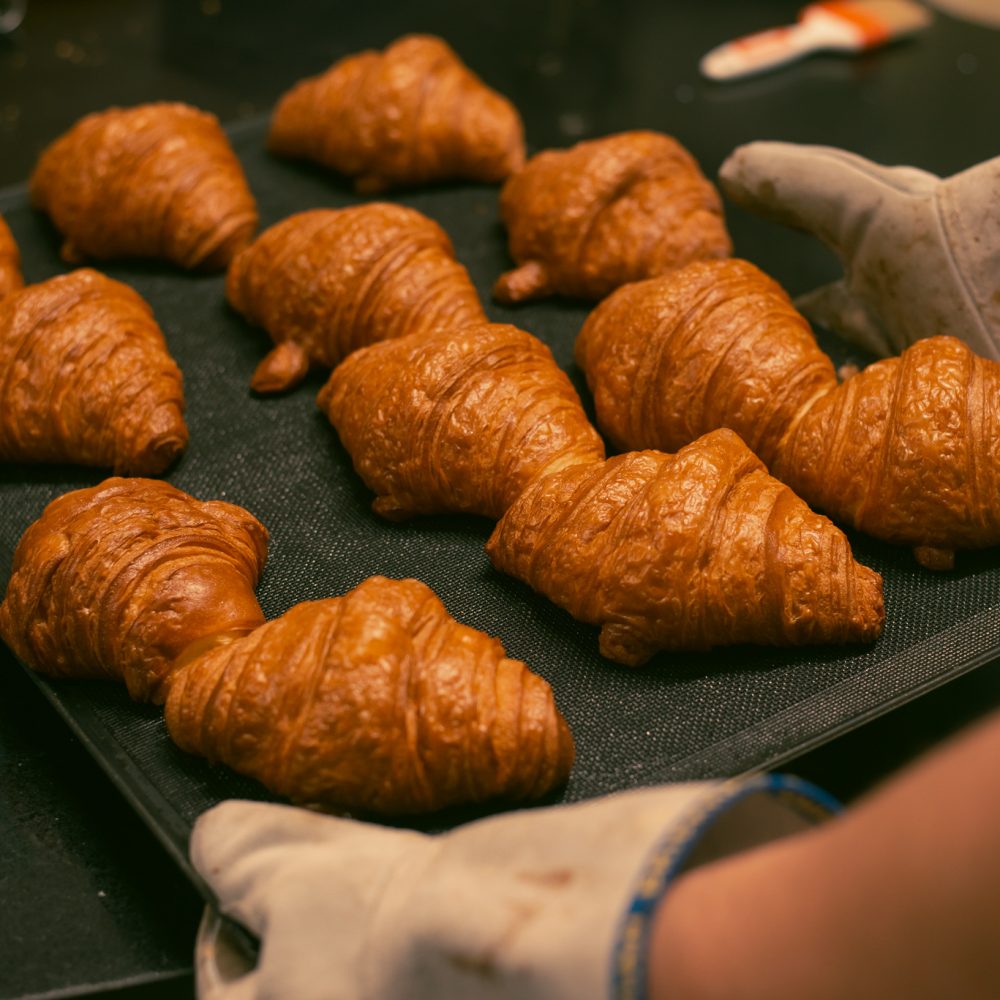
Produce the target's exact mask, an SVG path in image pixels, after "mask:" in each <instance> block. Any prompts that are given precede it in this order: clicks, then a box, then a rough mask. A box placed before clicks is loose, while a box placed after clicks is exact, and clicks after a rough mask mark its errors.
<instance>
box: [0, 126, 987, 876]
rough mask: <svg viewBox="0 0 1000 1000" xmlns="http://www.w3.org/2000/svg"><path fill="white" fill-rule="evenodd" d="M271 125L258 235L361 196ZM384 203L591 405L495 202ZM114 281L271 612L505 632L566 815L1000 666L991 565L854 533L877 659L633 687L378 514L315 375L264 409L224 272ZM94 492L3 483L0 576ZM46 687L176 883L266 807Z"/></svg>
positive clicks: (627, 677)
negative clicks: (517, 287)
mask: <svg viewBox="0 0 1000 1000" xmlns="http://www.w3.org/2000/svg"><path fill="white" fill-rule="evenodd" d="M265 128H266V123H265V122H264V121H263V120H258V121H254V122H249V123H246V124H245V125H242V126H239V127H237V128H235V129H233V130H231V132H230V134H231V136H232V139H233V143H234V146H235V148H236V151H237V153H238V155H239V156H240V158H241V160H242V161H243V164H244V167H245V169H246V171H247V175H248V177H249V180H250V184H251V187H252V188H253V190H254V193H255V195H256V197H257V199H258V202H259V206H260V210H261V225H262V227H263V226H267V225H270V224H271V223H274V222H276V221H277V220H279V219H281V218H284V217H285V216H287V215H289V214H291V213H293V212H296V211H300V210H303V209H306V208H312V207H319V206H326V207H340V206H344V205H347V204H351V203H354V202H355V201H357V199H356V198H355V197H354V195H353V194H352V193H351V191H350V189H349V188H348V187H347V186H346V185H344V184H342V183H340V182H339V181H338V180H337V179H336V178H334V177H332V176H331V175H329V174H327V173H325V172H323V171H321V170H319V169H314V168H311V167H308V166H302V165H297V164H293V163H288V162H281V161H278V160H275V159H272V158H271V157H269V156H268V155H267V154H266V153H265V152H264V151H263V136H264V132H265ZM695 152H696V153H697V150H695ZM394 198H395V200H399V201H401V202H403V203H405V204H407V205H411V206H413V207H414V208H417V209H419V210H421V211H423V212H425V213H426V214H427V215H429V216H431V217H432V218H434V219H436V220H437V221H438V222H440V223H441V224H442V225H443V226H444V228H445V229H446V230H447V231H448V233H449V234H450V235H451V237H452V240H453V242H454V244H455V249H456V252H457V255H458V257H459V259H460V260H461V261H462V262H463V263H464V264H465V265H466V266H467V267H468V268H469V270H470V272H471V274H472V277H473V280H474V281H475V283H476V285H477V287H478V289H479V291H480V294H481V295H482V297H483V301H484V303H485V304H486V309H487V312H488V313H489V315H490V316H491V318H493V319H495V320H498V321H509V322H514V323H516V324H517V325H519V326H521V327H523V328H524V329H527V330H530V331H531V332H532V333H534V334H535V335H536V336H538V337H540V338H541V339H542V340H544V341H545V342H546V343H547V344H549V346H550V347H551V348H552V350H553V352H554V354H555V356H556V359H557V361H558V362H559V363H560V364H561V365H562V366H563V367H564V368H565V369H566V370H567V371H568V372H569V374H570V376H571V377H572V378H573V380H574V382H575V384H576V385H577V388H578V389H579V390H580V392H581V395H582V396H583V398H584V401H585V404H586V405H588V407H589V399H588V397H587V393H586V387H585V384H584V382H583V379H582V377H581V375H580V372H579V371H578V370H577V369H576V367H575V365H574V364H573V356H572V348H573V340H574V338H575V335H576V333H577V331H578V329H579V327H580V325H581V323H582V321H583V319H584V317H585V316H586V314H587V306H586V305H583V304H578V303H562V302H544V303H538V304H533V305H529V306H526V307H523V308H519V309H503V308H501V307H499V306H497V305H496V304H494V303H493V302H492V301H491V300H490V299H489V289H490V286H491V284H492V282H493V280H494V279H495V277H496V276H497V275H498V274H499V273H500V271H501V270H503V269H505V268H506V267H508V266H509V261H508V258H507V255H506V250H505V240H504V234H503V231H502V229H501V227H500V225H499V223H498V221H497V211H496V199H497V189H496V188H493V187H483V186H475V185H459V186H443V187H437V188H434V189H430V190H425V191H417V192H407V193H403V194H401V195H399V196H394ZM0 212H2V213H3V214H4V216H5V218H6V219H7V221H8V223H9V224H10V226H11V229H12V230H13V232H14V235H15V237H16V238H17V240H18V242H19V244H20V246H21V249H22V254H23V265H24V271H25V276H26V278H27V280H29V281H40V280H43V279H44V278H48V277H50V276H52V275H54V274H57V273H60V272H62V271H63V270H65V268H64V267H63V266H62V265H61V263H60V261H59V259H58V256H57V253H56V250H57V247H58V237H57V236H56V234H55V233H54V231H53V230H52V229H51V227H50V226H49V224H48V223H47V221H46V220H45V219H44V218H42V217H40V216H39V215H37V214H35V213H34V212H32V211H31V209H30V208H29V207H28V203H27V195H26V191H25V189H24V188H23V187H21V188H15V189H9V190H7V191H5V192H0ZM742 252H743V253H745V254H746V255H747V256H751V257H752V253H750V252H749V250H748V249H747V248H742ZM105 270H106V271H107V272H108V273H109V274H111V275H112V276H113V277H116V278H118V279H120V280H124V281H127V282H128V283H130V284H131V285H133V286H134V287H135V288H137V289H138V290H139V291H140V292H141V293H142V294H143V295H144V296H145V297H146V298H147V299H148V301H149V302H150V303H151V305H152V306H153V309H154V311H155V314H156V317H157V319H158V321H159V323H160V325H161V326H162V328H163V330H164V333H165V335H166V337H167V341H168V343H169V345H170V349H171V351H172V353H173V355H174V357H175V358H176V360H177V362H178V364H179V365H180V367H181V369H182V370H183V372H184V378H185V390H186V395H187V400H188V411H187V418H188V423H189V426H190V430H191V444H190V447H189V449H188V451H187V453H186V454H185V455H184V456H183V458H182V459H181V460H180V462H178V464H177V465H176V466H175V467H174V468H173V469H172V470H170V472H169V473H168V475H167V477H166V478H167V479H168V480H169V481H170V482H172V483H173V484H175V485H176V486H178V487H180V488H182V489H185V490H188V491H189V492H190V493H192V494H194V495H195V496H197V497H200V498H204V499H208V498H212V497H220V498H224V499H226V500H230V501H232V502H235V503H239V504H242V505H243V506H245V507H247V508H248V509H249V510H250V511H252V512H253V513H254V514H255V515H256V516H257V517H259V518H260V519H261V520H262V521H263V522H264V523H265V524H266V525H267V526H268V528H269V530H270V532H271V541H272V544H271V552H270V558H269V562H268V567H267V570H266V572H265V575H264V579H263V582H262V584H261V587H260V591H259V596H260V599H261V603H262V605H263V608H264V611H265V613H266V614H267V616H268V617H274V616H276V615H279V614H281V613H282V612H283V611H285V610H286V609H287V608H288V607H290V606H291V605H293V604H295V603H297V602H298V601H303V600H308V599H313V598H319V597H329V596H332V595H336V594H340V593H343V592H344V591H346V590H348V589H349V588H351V587H353V586H354V585H356V584H357V583H359V582H360V581H361V580H363V579H365V578H366V577H368V576H370V575H372V574H375V573H379V574H383V575H386V576H393V577H405V576H413V577H416V578H418V579H420V580H423V581H424V582H426V583H427V584H429V585H430V586H431V587H432V588H433V589H434V590H435V591H436V592H437V593H438V594H439V595H440V597H441V599H442V600H443V601H444V603H445V604H446V605H447V607H448V609H449V611H450V612H451V613H452V614H453V615H454V616H455V617H456V618H458V619H459V620H461V621H462V622H465V623H466V624H468V625H472V626H474V627H476V628H480V629H483V630H484V631H486V632H489V633H491V634H493V635H497V636H499V637H500V638H501V640H502V641H503V642H504V645H505V646H506V648H507V650H508V652H509V653H510V655H512V656H515V657H517V658H520V659H523V660H525V661H526V662H527V663H528V664H529V665H530V666H531V667H532V668H533V669H535V670H536V671H538V672H539V673H540V674H542V675H543V676H544V677H545V678H547V679H548V680H549V682H550V683H551V684H552V686H553V688H554V690H555V694H556V699H557V701H558V704H559V706H560V708H561V709H562V711H563V712H564V714H565V715H566V717H567V719H568V720H569V723H570V726H571V727H572V729H573V733H574V735H575V737H576V743H577V760H576V765H575V767H574V770H573V774H572V777H571V779H570V782H569V785H568V787H567V788H566V789H565V791H564V793H562V795H561V796H560V798H562V799H565V800H567V801H568V800H573V799H580V798H586V797H589V796H594V795H598V794H601V793H604V792H609V791H612V790H615V789H619V788H626V787H630V786H636V785H644V784H651V783H655V782H658V781H663V780H673V779H687V778H701V777H709V776H719V775H728V774H735V773H739V772H743V771H746V770H750V769H754V768H763V767H768V766H772V765H774V764H777V763H779V762H781V761H783V760H787V759H789V758H791V757H793V756H795V755H797V754H799V753H801V752H802V751H803V750H805V749H808V748H811V747H813V746H816V745H818V744H819V743H822V742H824V741H826V740H829V739H831V738H832V737H834V736H836V735H838V734H839V733H842V732H843V731H845V730H847V729H849V728H851V727H853V726H856V725H858V724H860V723H861V722H864V721H866V720H868V719H870V718H873V717H875V716H877V715H879V714H881V713H883V712H885V711H887V710H889V709H890V708H892V707H893V706H894V705H898V704H900V703H902V702H904V701H906V700H908V699H911V698H913V697H915V696H916V695H918V694H920V693H921V692H923V691H925V690H927V689H929V688H932V687H935V686H937V685H939V684H942V683H944V682H946V681H948V680H950V679H951V678H953V677H955V676H957V675H959V674H961V673H963V672H965V671H967V670H970V669H972V668H974V667H977V666H979V665H981V664H984V663H986V662H989V661H990V660H993V659H996V658H998V657H1000V551H997V550H993V551H990V552H984V553H973V554H968V553H966V554H962V555H960V557H959V559H958V568H957V570H956V571H955V572H953V573H948V574H933V573H929V572H925V571H922V570H920V569H918V568H917V567H916V565H915V564H914V562H913V559H912V556H911V555H910V553H909V552H907V551H904V550H901V549H895V548H892V547H890V546H887V545H883V544H880V543H878V542H875V541H872V540H871V539H866V538H863V537H861V536H857V535H852V536H851V541H852V544H853V545H854V550H855V555H856V557H857V558H858V559H859V560H860V561H862V562H864V563H866V564H867V565H869V566H872V567H873V568H874V569H876V570H878V571H879V572H881V573H882V574H883V576H884V578H885V597H886V626H885V631H884V634H883V635H882V637H881V638H880V639H879V641H878V642H877V643H875V644H874V645H872V646H869V647H860V646H852V647H842V648H835V647H821V648H814V649H798V650H773V649H756V648H749V647H738V648H731V649H724V650H719V651H716V652H713V653H710V654H703V653H702V654H684V655H676V654H672V655H665V654H661V655H660V656H659V657H657V658H656V659H655V660H654V661H653V663H652V664H651V665H650V667H648V668H647V669H644V670H642V671H637V672H633V671H628V670H626V669H624V668H621V667H617V666H615V665H613V664H611V663H608V662H607V661H604V660H602V659H601V657H600V656H599V655H598V652H597V631H596V629H594V628H591V627H589V626H586V625H581V624H579V623H577V622H574V621H573V620H572V619H571V618H570V617H569V616H568V615H566V614H565V613H564V612H562V611H560V610H559V609H558V608H556V607H554V606H553V605H551V604H549V603H548V602H547V601H545V600H544V599H543V598H541V597H539V596H537V595H535V594H533V593H532V592H531V591H530V590H529V588H527V587H526V586H524V585H523V584H520V583H518V582H517V581H515V580H512V579H509V578H507V577H504V576H502V575H500V574H499V573H496V572H494V571H493V569H492V568H491V566H490V564H489V561H488V560H487V558H486V555H485V553H484V552H483V543H484V542H485V540H486V538H487V537H488V535H489V531H490V528H491V523H490V522H488V521H486V520H485V519H479V518H473V517H456V516H450V517H435V518H424V519H420V520H415V521H412V522H410V523H407V524H403V525H393V524H389V523H387V522H384V521H381V520H380V519H379V518H377V517H376V516H375V515H374V514H373V513H372V512H371V510H370V509H369V504H370V500H371V496H370V494H369V493H368V491H367V490H366V489H365V487H364V485H363V484H362V483H361V482H360V480H359V479H358V478H357V477H356V476H355V474H354V473H353V471H352V469H351V463H350V460H349V458H348V456H347V454H346V453H345V452H344V450H343V449H342V448H341V446H340V444H339V442H338V440H337V437H336V434H335V433H334V431H333V430H332V428H331V427H330V426H329V424H328V423H327V422H326V420H325V418H324V417H322V415H321V414H320V413H319V411H318V410H317V408H316V405H315V396H316V392H317V391H318V390H319V388H320V386H321V385H322V382H323V376H322V375H320V374H316V375H313V376H310V378H309V379H308V380H307V382H306V383H305V384H304V385H302V386H300V387H299V388H298V389H297V390H295V391H293V392H292V393H290V394H288V395H285V396H281V397H275V398H270V399H259V398H255V397H253V396H252V395H251V394H250V392H249V389H248V384H249V379H250V375H251V373H252V371H253V369H254V367H255V365H256V364H257V362H258V361H259V360H260V359H261V357H263V355H264V352H265V351H266V349H267V347H268V344H269V342H268V339H267V337H266V335H265V334H264V333H262V332H261V331H257V330H253V329H251V328H249V327H248V326H247V325H246V324H245V323H244V322H243V321H242V320H241V319H240V318H239V317H237V316H236V315H235V314H233V313H232V312H231V311H230V310H229V309H228V307H227V306H226V303H225V299H224V291H223V289H224V279H223V278H222V277H221V276H218V275H216V276H196V275H189V274H184V273H180V272H178V271H176V270H173V269H171V268H169V267H168V266H166V265H159V264H149V265H146V264H141V265H140V264H129V265H124V264H123V265H113V266H108V267H106V268H105ZM823 343H824V346H826V347H827V349H828V350H830V352H831V354H832V355H833V356H834V359H835V361H837V362H838V363H839V362H842V361H844V360H846V359H847V358H848V353H847V351H846V350H845V349H844V348H843V345H840V344H838V343H837V342H836V341H835V340H833V339H830V338H825V339H824V340H823ZM857 360H863V359H857ZM104 476H105V473H103V472H101V471H100V470H92V469H81V468H74V467H68V466H65V467H63V466H58V467H37V466H12V465H7V466H5V467H3V468H2V469H0V477H2V481H0V557H2V562H0V580H2V581H3V582H4V583H5V582H6V580H7V577H8V576H9V573H10V563H11V556H12V553H13V549H14V546H15V545H16V543H17V541H18V539H19V538H20V536H21V533H22V532H23V531H24V529H25V528H26V527H27V526H28V525H29V524H30V523H31V522H32V521H33V520H34V519H35V518H36V517H37V516H38V515H39V513H40V512H41V510H42V508H43V507H44V506H45V504H46V503H47V502H48V501H49V500H51V499H53V498H54V497H56V496H58V495H59V494H61V493H63V492H65V491H67V490H70V489H74V488H77V487H81V486H87V485H93V484H95V483H97V482H100V481H101V479H103V478H104ZM36 680H37V682H38V684H39V686H40V687H41V688H42V690H43V691H44V692H45V694H46V695H47V697H48V698H49V699H50V700H51V701H52V702H53V704H54V705H55V706H56V707H57V709H58V710H59V711H60V712H61V713H62V714H63V716H64V717H65V718H66V719H67V721H68V722H69V723H70V725H71V726H72V727H73V728H74V730H75V731H76V732H77V734H78V735H79V736H80V738H81V739H82V741H83V742H84V744H85V745H86V746H87V748H88V749H89V750H90V752H92V753H93V754H94V755H95V757H96V758H97V759H98V761H99V762H100V763H101V765H102V766H103V767H104V768H105V770H106V771H107V772H108V774H109V775H110V776H111V778H112V779H113V780H114V781H115V782H116V783H117V784H118V786H119V787H120V788H121V789H122V791H123V792H124V793H125V794H126V795H127V797H128V798H129V800H130V801H131V802H132V803H133V804H134V805H135V807H136V808H137V809H138V810H139V811H140V812H141V813H142V814H143V816H144V817H145V818H146V820H147V821H148V822H149V823H150V825H151V826H152V828H153V829H154V831H155V832H156V833H157V834H158V835H159V836H160V838H161V839H162V840H163V842H164V844H165V845H166V846H167V848H168V849H169V850H170V851H171V853H172V854H173V855H174V856H175V857H176V858H177V860H178V861H179V862H180V863H181V864H182V865H183V866H184V867H185V868H187V864H186V846H187V837H188V833H189V831H190V828H191V824H192V823H193V821H194V819H195V817H197V816H198V815H199V813H201V812H202V811H204V810H205V809H207V808H208V807H210V806H211V805H213V804H214V803H216V802H218V801H220V800H221V799H224V798H229V797H233V796H240V797H249V798H268V797H269V796H268V794H267V792H266V791H265V790H264V789H263V788H261V787H260V786H259V785H257V784H256V783H255V782H253V781H250V780H248V779H244V778H241V777H240V776H238V775H235V774H234V773H232V772H231V771H229V770H227V769H226V768H224V767H221V766H220V767H213V766H210V765H208V764H206V763H205V762H204V761H201V760H200V759H196V758H193V757H189V756H187V755H186V754H184V753H182V752H181V751H179V750H177V749H176V748H175V747H174V746H173V744H172V743H171V742H170V740H169V738H168V737H167V735H166V731H165V728H164V725H163V722H162V716H161V713H160V711H159V710H158V709H156V708H153V707H149V706H138V705H135V704H133V703H132V702H130V701H129V699H128V697H127V696H126V694H125V692H124V689H122V688H119V687H116V686H114V685H111V684H104V683H83V682H57V683H50V682H48V681H46V680H44V679H41V678H36Z"/></svg>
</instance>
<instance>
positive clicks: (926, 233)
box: [719, 142, 1000, 361]
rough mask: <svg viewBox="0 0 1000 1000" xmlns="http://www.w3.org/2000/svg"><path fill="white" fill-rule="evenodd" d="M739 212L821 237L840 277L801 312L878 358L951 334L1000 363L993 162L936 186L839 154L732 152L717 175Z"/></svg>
mask: <svg viewBox="0 0 1000 1000" xmlns="http://www.w3.org/2000/svg"><path fill="white" fill-rule="evenodd" d="M719 180H720V183H721V186H722V189H723V191H724V192H725V193H726V195H727V196H728V197H729V198H730V199H732V201H734V202H735V203H736V204H738V205H742V206H743V207H744V208H748V209H750V211H752V212H755V213H757V214H759V215H762V216H764V217H765V218H767V219H771V220H774V221H776V222H782V223H785V224H786V225H789V226H794V227H796V228H798V229H804V230H806V231H808V232H810V233H813V234H814V235H815V236H818V237H819V238H820V239H821V240H822V241H823V242H824V243H826V244H827V245H829V246H830V247H831V248H832V249H833V250H834V251H835V252H836V253H837V255H838V256H839V257H840V259H841V262H842V263H843V266H844V278H843V280H841V281H837V282H834V283H833V284H831V285H826V286H824V287H822V288H818V289H816V290H815V291H813V292H810V293H808V294H806V295H804V296H802V297H801V298H799V299H797V300H796V303H795V304H796V305H797V306H798V307H799V309H800V310H802V312H804V313H805V315H806V316H807V317H808V318H809V319H810V320H812V321H813V322H815V323H818V324H819V325H821V326H825V327H826V328H827V329H830V330H833V331H834V332H836V333H839V334H840V335H841V336H843V337H844V338H845V339H847V340H850V341H851V342H853V343H855V344H857V345H858V346H859V347H864V348H866V349H867V350H869V351H872V352H874V353H875V354H878V355H881V356H887V355H891V354H899V353H900V352H901V351H902V350H903V349H904V348H906V347H908V346H909V345H910V344H912V343H913V342H914V341H915V340H919V339H920V338H922V337H932V336H935V335H937V334H942V333H947V334H951V335H952V336H954V337H959V338H961V339H962V340H964V341H965V342H966V343H967V344H968V345H969V346H970V347H971V348H972V349H973V350H974V351H975V352H976V353H977V354H981V355H983V356H985V357H989V358H993V359H995V360H998V361H1000V157H997V158H996V159H992V160H987V161H986V162H985V163H980V164H978V165H977V166H975V167H971V168H969V169H968V170H965V171H963V172H962V173H960V174H955V175H954V176H953V177H948V178H946V179H944V180H942V179H941V178H940V177H936V176H935V175H934V174H929V173H926V172H925V171H923V170H917V169H916V168H914V167H882V166H879V165H878V164H876V163H872V162H871V161H870V160H866V159H864V158H863V157H861V156H856V155H854V154H853V153H848V152H845V151H844V150H842V149H833V148H831V147H828V146H799V145H794V144H792V143H786V142H751V143H749V144H747V145H745V146H740V147H738V148H737V149H736V150H735V151H734V152H733V153H732V154H731V155H730V156H729V158H728V159H727V160H726V162H725V163H723V165H722V168H721V169H720V171H719Z"/></svg>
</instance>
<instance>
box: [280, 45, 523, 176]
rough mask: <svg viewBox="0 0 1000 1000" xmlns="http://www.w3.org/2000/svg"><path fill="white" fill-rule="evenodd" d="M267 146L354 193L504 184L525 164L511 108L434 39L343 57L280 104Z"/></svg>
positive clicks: (520, 131)
mask: <svg viewBox="0 0 1000 1000" xmlns="http://www.w3.org/2000/svg"><path fill="white" fill-rule="evenodd" d="M268 148H269V149H270V150H271V151H272V152H274V153H278V154H279V155H281V156H290V157H297V158H301V159H307V160H313V161H315V162H317V163H320V164H322V165H323V166H326V167H330V168H332V169H333V170H336V171H338V172H339V173H342V174H346V175H348V176H349V177H354V178H355V187H356V188H357V190H358V191H359V192H361V193H365V194H373V193H376V192H379V191H383V190H385V189H386V188H389V187H396V186H399V185H415V184H425V183H427V182H430V181H441V180H450V179H456V180H459V179H461V180H473V181H485V182H487V183H492V182H495V181H501V180H503V179H504V178H505V177H506V176H507V175H508V174H510V173H511V172H512V171H514V170H517V169H518V168H519V167H520V166H521V165H522V164H523V163H524V133H523V127H522V125H521V118H520V116H519V115H518V113H517V111H516V110H515V109H514V106H513V105H512V104H511V103H510V102H509V101H508V100H507V99H506V98H504V97H502V96H501V95H500V94H498V93H497V92H496V91H494V90H491V89H490V88H489V87H487V86H486V85H485V84H484V83H483V82H482V81H481V80H480V79H479V78H478V77H477V76H476V75H475V74H474V73H472V72H471V71H470V70H469V69H468V68H467V67H466V66H465V65H464V64H463V63H462V62H461V60H460V59H459V58H458V56H456V55H455V53H454V52H453V51H452V50H451V48H449V46H448V45H447V44H445V42H443V41H442V40H441V39H440V38H435V37H433V36H430V35H408V36H406V37H404V38H400V39H398V40H397V41H395V42H393V44H392V45H390V46H389V47H388V48H387V49H386V50H385V51H384V52H374V51H365V52H360V53H358V54H356V55H351V56H347V57H346V58H344V59H341V60H340V61H339V62H337V63H335V64H334V65H333V66H331V67H330V69H328V70H327V71H326V72H325V73H322V74H321V75H319V76H315V77H310V78H309V79H306V80H302V81H301V82H299V83H298V84H296V85H295V86H294V87H293V88H292V89H291V90H290V91H288V93H286V94H285V95H284V97H282V98H281V100H280V101H279V103H278V106H277V108H276V109H275V112H274V117H273V119H272V121H271V131H270V134H269V136H268Z"/></svg>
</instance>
